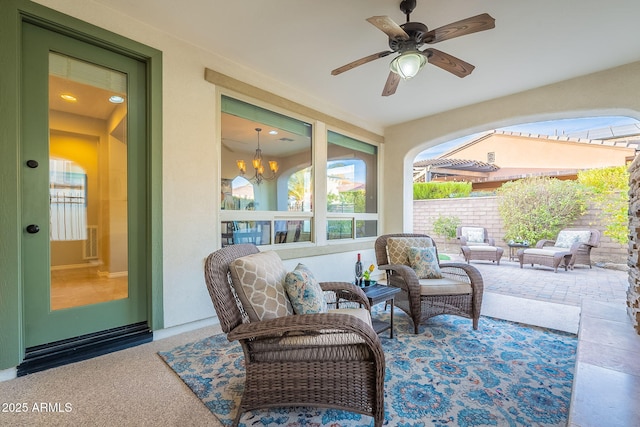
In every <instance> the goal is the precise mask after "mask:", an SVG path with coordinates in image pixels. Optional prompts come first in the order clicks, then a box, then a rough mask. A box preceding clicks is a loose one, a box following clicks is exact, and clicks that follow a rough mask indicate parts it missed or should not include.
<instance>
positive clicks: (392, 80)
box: [382, 71, 400, 96]
mask: <svg viewBox="0 0 640 427" xmlns="http://www.w3.org/2000/svg"><path fill="white" fill-rule="evenodd" d="M398 83H400V76H399V75H397V74H396V73H394V72H393V71H389V77H387V83H385V85H384V89H382V96H389V95H393V94H394V93H396V89H398Z"/></svg>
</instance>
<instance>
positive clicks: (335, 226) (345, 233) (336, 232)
mask: <svg viewBox="0 0 640 427" xmlns="http://www.w3.org/2000/svg"><path fill="white" fill-rule="evenodd" d="M352 238H353V221H352V220H351V219H330V220H328V221H327V240H338V239H352Z"/></svg>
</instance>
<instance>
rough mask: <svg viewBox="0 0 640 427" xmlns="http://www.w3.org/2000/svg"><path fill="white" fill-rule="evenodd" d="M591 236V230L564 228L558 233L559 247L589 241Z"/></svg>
mask: <svg viewBox="0 0 640 427" xmlns="http://www.w3.org/2000/svg"><path fill="white" fill-rule="evenodd" d="M590 238H591V231H589V230H562V231H561V232H560V233H558V238H557V239H556V243H555V244H554V245H553V246H555V247H557V248H570V247H571V246H573V244H574V243H587V242H588V241H589V239H590Z"/></svg>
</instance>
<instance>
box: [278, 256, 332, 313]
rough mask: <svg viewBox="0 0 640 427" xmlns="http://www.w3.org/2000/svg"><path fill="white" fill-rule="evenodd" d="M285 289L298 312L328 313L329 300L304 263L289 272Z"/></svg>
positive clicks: (285, 281) (294, 309) (285, 280)
mask: <svg viewBox="0 0 640 427" xmlns="http://www.w3.org/2000/svg"><path fill="white" fill-rule="evenodd" d="M284 289H285V291H287V295H289V301H291V305H292V306H293V311H294V312H295V313H296V314H311V313H326V312H327V302H326V301H325V299H324V292H323V291H322V288H321V287H320V284H319V283H318V281H317V280H316V278H315V277H313V274H312V273H311V271H310V270H309V269H308V268H307V266H306V265H304V264H298V266H297V267H296V268H295V270H293V271H291V272H289V273H287V275H286V277H285V279H284Z"/></svg>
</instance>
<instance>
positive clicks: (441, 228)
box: [433, 215, 460, 250]
mask: <svg viewBox="0 0 640 427" xmlns="http://www.w3.org/2000/svg"><path fill="white" fill-rule="evenodd" d="M459 226H460V218H458V217H457V216H442V215H438V218H437V219H436V220H435V221H433V231H434V232H435V233H436V234H437V235H438V236H440V237H443V238H444V243H445V247H446V245H447V242H448V241H449V239H455V238H456V235H457V232H458V227H459ZM443 249H445V250H446V248H443Z"/></svg>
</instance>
